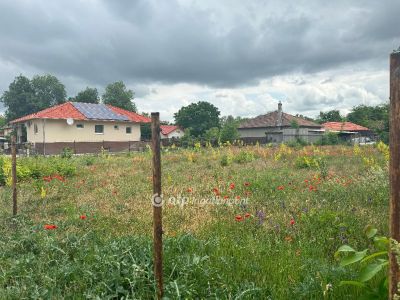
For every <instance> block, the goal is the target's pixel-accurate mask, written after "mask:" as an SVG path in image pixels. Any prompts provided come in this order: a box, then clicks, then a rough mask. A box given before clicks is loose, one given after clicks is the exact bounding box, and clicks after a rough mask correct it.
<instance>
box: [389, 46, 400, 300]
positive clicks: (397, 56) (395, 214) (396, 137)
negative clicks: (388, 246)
mask: <svg viewBox="0 0 400 300" xmlns="http://www.w3.org/2000/svg"><path fill="white" fill-rule="evenodd" d="M399 50H400V48H399ZM389 139H390V140H389V143H390V171H389V173H390V237H391V238H392V239H394V240H396V241H398V242H400V51H394V52H393V53H392V54H391V55H390V132H389ZM389 276H390V280H389V299H393V298H394V296H395V295H396V293H397V285H398V283H399V281H400V271H399V265H398V262H397V259H396V256H395V253H393V251H390V274H389Z"/></svg>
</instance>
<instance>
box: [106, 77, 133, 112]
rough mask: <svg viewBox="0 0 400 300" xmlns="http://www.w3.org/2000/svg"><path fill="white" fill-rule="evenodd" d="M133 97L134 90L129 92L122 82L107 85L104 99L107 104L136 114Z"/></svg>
mask: <svg viewBox="0 0 400 300" xmlns="http://www.w3.org/2000/svg"><path fill="white" fill-rule="evenodd" d="M133 96H134V93H133V91H132V90H128V89H127V88H126V86H125V84H124V83H123V82H122V81H117V82H114V83H110V84H109V85H107V87H106V91H105V93H104V94H103V96H102V99H103V102H104V103H105V104H110V105H113V106H116V107H119V108H123V109H126V110H129V111H133V112H136V111H137V110H136V105H135V103H134V102H133V101H132V100H133Z"/></svg>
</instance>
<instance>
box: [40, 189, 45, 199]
mask: <svg viewBox="0 0 400 300" xmlns="http://www.w3.org/2000/svg"><path fill="white" fill-rule="evenodd" d="M45 197H46V189H45V188H44V187H41V188H40V198H42V199H44V198H45Z"/></svg>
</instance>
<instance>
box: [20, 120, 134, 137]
mask: <svg viewBox="0 0 400 300" xmlns="http://www.w3.org/2000/svg"><path fill="white" fill-rule="evenodd" d="M28 124H29V121H28V122H26V123H25V126H26V131H27V140H28V142H31V143H35V142H36V143H43V131H44V133H45V138H44V139H45V142H46V143H55V142H73V141H76V142H101V141H140V124H139V123H133V122H113V121H93V120H89V121H77V120H75V121H74V124H73V125H67V121H66V120H54V119H46V120H43V119H36V120H31V121H30V126H29V125H28ZM35 124H36V125H37V133H35V132H34V129H35ZM77 124H83V126H84V128H77ZM95 125H104V133H103V134H98V133H95V131H94V128H95ZM114 125H117V126H118V129H114ZM126 127H131V128H132V129H131V133H130V134H127V133H126Z"/></svg>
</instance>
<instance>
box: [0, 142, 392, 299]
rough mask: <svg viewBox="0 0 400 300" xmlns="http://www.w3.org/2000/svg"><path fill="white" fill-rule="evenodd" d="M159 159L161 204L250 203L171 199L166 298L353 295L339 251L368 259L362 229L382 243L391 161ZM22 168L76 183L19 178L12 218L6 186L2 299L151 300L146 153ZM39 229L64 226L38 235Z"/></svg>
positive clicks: (340, 150) (173, 155)
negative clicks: (349, 249)
mask: <svg viewBox="0 0 400 300" xmlns="http://www.w3.org/2000/svg"><path fill="white" fill-rule="evenodd" d="M302 156H308V157H311V156H312V157H318V158H321V159H323V160H324V161H325V162H326V166H325V167H326V168H327V170H325V171H324V170H322V169H321V167H316V166H314V165H310V166H307V165H302V166H300V167H299V166H298V165H297V166H296V160H298V157H302ZM365 157H367V158H374V159H375V162H374V164H373V165H371V164H368V163H365V160H364V158H365ZM221 159H223V160H224V163H223V164H221ZM162 162H163V194H164V199H165V200H168V199H169V198H170V197H175V199H178V198H179V197H186V198H187V199H191V200H193V199H197V200H199V199H210V198H213V197H215V193H214V192H213V190H215V189H218V191H219V193H220V197H221V198H222V199H223V198H224V196H227V197H229V198H230V199H236V198H237V197H238V196H239V197H240V200H243V199H244V198H246V197H248V202H247V204H240V205H238V204H235V205H231V206H230V205H211V204H209V205H203V204H200V203H199V202H195V201H192V203H189V204H187V205H185V206H183V207H182V206H174V205H172V204H171V203H169V202H168V201H167V203H166V205H165V206H164V209H163V211H164V218H163V222H164V282H165V296H166V297H167V298H169V299H199V298H200V299H209V298H214V299H322V298H324V297H325V298H326V299H356V298H359V297H360V296H361V293H362V291H361V290H357V289H356V288H349V287H346V286H343V287H342V286H339V283H340V281H341V280H349V279H352V278H354V276H355V275H356V272H355V271H356V270H355V269H354V268H352V267H346V268H342V267H340V266H339V264H338V262H337V261H335V259H334V257H333V254H334V253H335V251H336V250H337V248H338V247H339V246H340V245H342V244H345V243H348V244H351V245H352V246H354V247H356V248H363V247H364V248H365V247H366V246H367V245H368V241H367V239H366V238H365V237H364V235H363V229H364V227H365V226H366V225H368V224H371V225H373V226H374V227H376V228H378V229H379V232H380V234H387V233H388V228H387V215H388V205H387V203H388V175H387V163H386V161H385V158H384V156H383V155H382V154H381V153H380V152H379V151H377V149H374V148H372V147H368V148H363V149H361V153H358V152H357V153H356V154H354V153H353V148H351V147H343V146H340V147H339V146H338V147H325V148H312V147H307V148H304V149H297V150H293V149H285V148H283V149H282V148H271V147H257V146H255V147H246V148H235V147H227V148H220V149H200V150H199V149H197V150H196V149H195V150H179V149H177V150H173V149H168V151H165V152H164V153H163V155H162ZM21 163H22V164H23V165H26V166H28V167H29V166H31V165H34V166H35V170H54V165H57V166H63V167H62V168H61V170H64V169H68V170H69V169H71V168H67V167H66V166H73V169H74V170H75V171H76V172H72V173H68V174H65V176H66V181H65V182H62V181H59V180H52V181H51V182H46V181H43V179H42V178H38V179H32V178H31V179H29V178H24V180H23V181H21V182H20V183H19V216H18V217H17V219H15V220H13V219H12V218H11V215H10V213H11V191H10V188H9V187H8V186H5V187H2V188H0V217H1V219H2V220H3V221H2V223H0V225H1V227H0V236H1V237H0V299H23V298H26V299H28V298H37V299H40V298H42V299H62V298H65V299H86V298H89V299H99V298H101V299H111V298H126V299H153V298H154V297H155V282H154V279H153V270H152V269H153V266H152V241H151V235H152V206H151V194H152V192H151V191H152V184H151V170H152V169H151V153H148V152H147V153H135V154H131V155H120V156H106V155H101V156H98V157H93V156H90V157H74V158H71V159H64V160H62V159H60V158H58V159H56V158H53V159H43V158H38V159H37V160H36V161H35V159H34V158H29V159H22V160H21ZM325 167H324V168H325ZM59 168H60V167H59ZM36 172H39V171H36ZM42 172H44V171H42ZM46 172H49V171H46ZM321 174H325V175H326V178H322V177H321ZM48 175H49V174H47V173H46V174H43V176H48ZM232 183H233V184H234V188H233V189H232V188H230V187H231V186H232V185H231V184H232ZM280 186H282V187H283V189H278V187H280ZM310 186H311V188H310ZM41 187H43V188H44V189H45V190H46V196H45V197H44V198H42V197H41V195H40V189H41ZM246 213H248V214H250V216H249V217H244V215H245V214H246ZM80 215H86V216H87V218H86V219H85V220H81V219H80V218H79V216H80ZM237 215H241V216H243V221H240V222H238V221H236V219H235V217H236V216H237ZM292 219H293V220H294V221H295V224H294V225H291V224H290V221H291V220H292ZM45 224H55V225H57V226H58V228H57V229H55V230H44V229H43V226H44V225H45ZM327 284H332V289H331V290H329V291H326V286H327ZM324 291H325V293H324Z"/></svg>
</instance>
